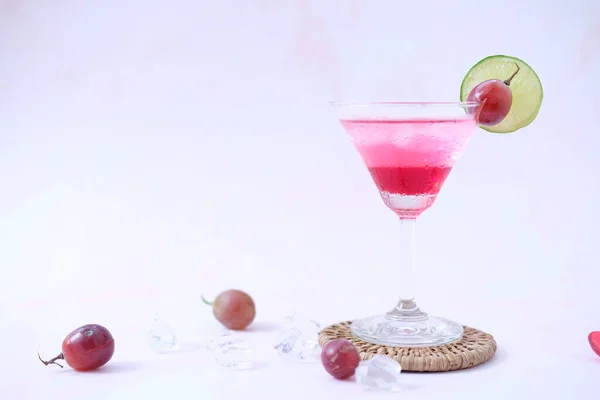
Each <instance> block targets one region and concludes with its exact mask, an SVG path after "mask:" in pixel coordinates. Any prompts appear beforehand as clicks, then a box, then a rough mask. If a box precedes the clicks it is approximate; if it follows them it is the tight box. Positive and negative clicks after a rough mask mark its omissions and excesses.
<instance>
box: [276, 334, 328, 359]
mask: <svg viewBox="0 0 600 400" xmlns="http://www.w3.org/2000/svg"><path fill="white" fill-rule="evenodd" d="M273 348H274V349H275V350H276V351H277V354H279V356H281V357H283V358H286V359H293V360H298V361H303V362H317V361H318V360H319V356H320V350H321V347H320V346H319V342H318V341H317V336H316V335H311V336H310V337H309V336H306V335H304V334H303V333H302V331H301V330H300V329H298V328H295V327H293V328H288V329H286V330H284V331H283V332H281V333H280V334H279V336H278V337H277V340H276V341H275V345H274V346H273Z"/></svg>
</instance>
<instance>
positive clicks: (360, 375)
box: [356, 354, 402, 391]
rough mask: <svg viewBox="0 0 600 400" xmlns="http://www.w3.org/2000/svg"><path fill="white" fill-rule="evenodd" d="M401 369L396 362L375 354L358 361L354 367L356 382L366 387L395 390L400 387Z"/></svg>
mask: <svg viewBox="0 0 600 400" xmlns="http://www.w3.org/2000/svg"><path fill="white" fill-rule="evenodd" d="M401 371H402V368H401V366H400V364H399V363H398V362H396V361H395V360H393V359H391V358H390V357H387V356H384V355H381V354H377V355H376V356H374V357H373V358H371V359H370V360H366V361H361V362H360V364H359V366H358V368H356V382H357V383H358V384H359V385H361V386H364V387H366V388H367V389H376V390H392V391H396V390H398V389H399V388H400V372H401Z"/></svg>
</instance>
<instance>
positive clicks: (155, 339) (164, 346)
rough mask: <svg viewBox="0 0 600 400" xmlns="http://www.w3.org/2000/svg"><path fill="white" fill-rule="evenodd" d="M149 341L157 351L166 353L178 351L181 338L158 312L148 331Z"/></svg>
mask: <svg viewBox="0 0 600 400" xmlns="http://www.w3.org/2000/svg"><path fill="white" fill-rule="evenodd" d="M148 342H149V343H150V347H151V348H152V349H153V350H154V351H155V352H157V353H160V354H164V353H170V352H174V351H177V350H178V349H179V340H178V339H177V336H175V334H174V333H173V330H172V329H171V327H170V326H169V324H167V323H165V322H163V321H162V320H161V318H160V316H159V315H158V314H156V315H155V316H154V321H153V323H152V325H151V327H150V329H149V331H148Z"/></svg>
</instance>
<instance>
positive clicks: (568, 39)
mask: <svg viewBox="0 0 600 400" xmlns="http://www.w3.org/2000/svg"><path fill="white" fill-rule="evenodd" d="M599 21H600V6H599V5H598V3H597V2H596V1H595V0H587V1H584V0H574V1H570V2H568V4H561V5H559V4H558V3H553V2H547V1H542V0H537V1H521V0H511V1H505V2H481V1H441V0H440V1H422V2H419V1H410V2H404V1H402V2H400V1H351V0H336V1H334V0H329V1H321V2H317V1H310V0H303V1H302V0H253V1H241V0H237V1H236V0H221V1H212V2H207V1H201V0H195V1H192V0H188V1H185V0H173V1H169V2H167V1H158V0H144V1H141V0H103V1H83V0H0V188H1V196H0V265H1V267H2V269H1V271H2V272H1V279H0V301H1V303H0V305H1V309H0V313H1V319H0V321H1V327H2V328H1V330H0V339H1V340H0V343H1V346H2V349H1V351H0V352H1V354H2V359H3V361H2V364H1V366H0V368H1V370H2V374H1V375H0V389H1V391H2V393H3V396H4V397H3V398H7V399H9V398H10V399H41V398H47V399H81V398H86V399H120V398H136V399H137V398H139V399H149V398H152V399H155V398H156V399H159V398H173V397H177V398H184V399H187V398H204V399H211V400H217V399H233V398H247V397H250V398H274V399H282V398H286V399H306V398H312V399H331V398H342V396H350V397H351V398H363V396H364V397H365V398H366V397H373V398H379V397H378V396H381V398H387V397H394V396H395V397H399V395H387V394H381V395H378V394H369V393H366V392H364V391H363V390H362V389H361V388H360V387H359V386H358V385H356V384H354V383H352V382H338V381H335V380H334V379H332V378H331V377H329V376H328V375H327V374H326V373H325V372H324V371H323V370H322V369H321V366H320V365H318V364H317V365H295V364H289V363H282V362H281V361H279V360H278V359H277V356H276V355H275V354H273V352H272V350H271V348H270V346H271V344H272V341H273V337H274V335H276V330H277V323H279V321H281V319H282V318H283V317H284V316H285V315H286V314H288V313H289V312H291V311H292V310H300V311H303V312H305V313H306V314H309V315H310V316H311V317H313V318H315V319H317V320H319V321H320V322H321V323H322V324H324V325H327V324H329V323H334V322H337V321H340V320H344V319H351V318H355V317H360V316H365V315H370V314H373V313H380V312H384V311H387V309H389V308H390V307H391V306H392V305H393V304H394V302H395V301H396V297H397V295H398V294H399V293H397V291H396V286H397V285H396V284H395V282H394V279H396V278H398V276H397V274H396V272H397V268H396V266H397V260H398V257H397V250H398V249H397V243H396V240H397V237H398V235H397V234H398V228H399V226H398V225H399V223H398V221H397V220H396V219H395V218H394V216H393V214H392V213H391V212H390V211H389V210H387V209H386V208H385V207H384V206H383V203H382V202H381V199H380V198H379V195H378V194H377V191H376V190H375V187H374V185H373V183H372V182H371V180H370V178H369V176H368V173H367V171H366V170H365V168H364V166H363V165H362V163H361V161H360V158H359V157H358V155H357V154H356V152H355V151H354V149H353V148H352V147H351V144H350V142H349V140H348V138H347V137H346V136H345V134H344V132H343V131H342V129H341V127H340V125H339V124H338V122H337V121H336V120H335V118H334V115H333V113H332V110H330V109H329V106H328V104H327V101H329V100H332V99H352V100H354V99H357V100H363V99H364V100H373V99H377V100H407V101H425V100H433V101H455V100H458V92H459V86H460V82H461V80H462V78H463V76H464V74H465V73H466V71H467V70H468V69H469V68H470V67H471V66H472V65H473V64H474V63H476V62H477V61H478V60H480V59H481V58H483V57H486V56H488V55H491V54H498V53H500V54H509V55H513V56H516V57H520V58H522V59H524V60H525V61H526V62H527V63H529V64H530V65H531V66H532V67H533V68H534V69H535V70H536V71H537V72H538V74H539V76H540V78H541V79H542V82H543V84H544V90H545V99H544V104H543V107H542V109H541V112H540V114H539V116H538V118H537V120H536V121H535V122H534V123H533V124H532V125H531V126H530V127H528V128H527V129H524V130H522V131H519V132H517V133H514V134H511V135H495V134H491V133H487V132H485V131H478V132H477V134H476V135H475V137H474V138H473V140H472V142H471V143H470V144H469V146H468V148H467V149H466V151H465V153H464V156H463V158H462V159H461V161H460V162H459V164H458V165H457V166H456V168H455V169H454V171H453V172H452V175H451V176H450V178H449V179H448V180H447V182H446V185H445V187H444V189H443V190H442V193H441V195H440V196H439V198H438V201H437V202H436V204H435V205H434V207H433V208H432V209H430V210H429V211H427V212H426V213H425V214H424V215H423V216H422V218H421V219H420V221H419V223H418V225H419V227H418V235H419V237H418V262H419V270H418V273H419V275H418V277H419V284H418V291H417V299H418V301H419V304H420V305H421V307H422V308H424V309H425V310H426V311H429V312H430V313H432V314H436V315H443V316H446V317H450V318H452V319H454V320H457V321H459V322H461V323H464V324H467V325H471V326H474V327H477V328H479V329H482V330H484V331H486V332H489V333H491V334H493V335H494V337H495V338H496V340H497V342H498V345H499V349H498V352H497V354H496V356H495V358H494V359H493V360H492V361H490V362H488V363H487V364H485V365H483V366H481V367H480V368H475V369H472V370H467V371H462V372H456V373H446V374H425V375H423V374H405V380H406V387H405V392H404V393H403V395H402V398H405V399H412V398H415V399H417V398H418V399H428V398H440V397H442V396H443V398H461V399H471V398H472V399H495V398H498V399H506V398H511V399H517V398H534V397H535V398H552V399H554V398H556V399H562V398H574V399H589V398H595V396H596V395H595V394H594V393H595V391H597V384H596V382H597V376H598V373H599V372H600V358H598V357H597V356H595V355H594V354H593V352H592V351H591V349H590V348H589V345H588V343H587V334H588V333H589V332H590V331H592V330H594V329H597V330H600V307H599V306H598V304H599V303H598V295H597V292H598V291H597V282H598V281H599V279H600V268H599V267H598V261H597V257H596V255H597V253H596V251H595V246H596V243H597V240H598V239H597V238H598V233H597V232H598V230H597V229H598V228H597V227H598V218H599V215H600V214H599V213H598V209H597V207H598V200H599V198H598V193H599V183H600V180H599V179H598V172H597V171H598V165H599V162H598V156H597V154H598V148H599V147H600V146H599V145H600V140H599V139H598V138H599V137H600V135H598V124H597V117H598V110H599V108H598V104H599V102H598V92H599V90H600V84H599V77H600V75H599V72H598V71H600V22H599ZM232 287H235V288H240V289H243V290H246V291H248V292H249V293H250V294H251V295H252V296H253V297H254V299H255V301H256V303H257V312H258V314H257V319H256V322H255V325H254V326H253V329H252V330H251V331H250V332H248V336H249V340H251V341H252V342H253V343H254V344H255V345H256V346H257V352H258V353H259V356H260V357H262V358H265V360H266V361H268V363H267V364H266V366H265V367H264V368H261V369H258V370H255V371H246V372H232V371H228V370H225V369H223V368H221V367H219V366H217V365H216V364H215V363H214V361H213V360H212V358H210V356H209V355H208V354H206V353H203V352H197V353H180V354H175V355H172V356H158V355H155V354H154V353H152V352H151V350H150V349H149V348H148V347H147V344H146V342H145V341H144V340H145V338H144V335H145V332H146V330H147V327H148V324H149V323H150V321H151V317H152V315H153V314H154V313H155V312H157V311H160V312H161V313H162V314H163V316H165V318H167V319H169V320H170V321H171V322H172V323H173V329H175V330H176V332H177V333H178V334H179V335H180V337H181V339H182V340H200V339H199V338H210V337H213V336H215V335H217V334H219V332H221V331H222V330H223V329H222V328H220V327H219V326H218V324H217V323H216V322H215V321H214V319H213V318H212V316H211V314H210V309H208V308H206V307H205V306H203V305H202V304H201V303H200V299H199V298H200V294H201V293H205V294H206V295H207V296H209V297H210V296H215V295H216V294H217V293H218V292H220V291H221V290H224V289H228V288H232ZM85 323H100V324H103V325H105V326H107V327H108V328H109V329H110V330H111V331H112V333H113V335H114V336H115V339H116V343H117V350H116V353H115V356H114V358H113V360H111V364H110V365H109V366H106V368H105V369H104V372H103V373H100V372H98V373H95V374H94V373H93V374H78V373H75V372H73V371H69V370H68V369H65V370H60V369H59V368H53V367H46V368H45V367H43V366H42V365H41V364H40V363H39V361H38V360H37V358H36V351H37V350H38V348H39V349H40V351H41V352H42V354H43V355H44V356H47V357H51V356H53V355H54V354H55V353H57V352H59V351H60V343H61V341H62V339H63V337H64V336H65V335H66V334H67V333H68V332H70V331H71V330H72V329H74V328H76V327H77V326H79V325H82V324H85ZM403 376H404V375H403ZM128 391H131V393H129V392H128ZM132 396H133V397H132Z"/></svg>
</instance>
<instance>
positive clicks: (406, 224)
mask: <svg viewBox="0 0 600 400" xmlns="http://www.w3.org/2000/svg"><path fill="white" fill-rule="evenodd" d="M416 225H417V220H416V219H407V218H400V269H399V272H400V274H399V276H398V285H399V289H400V299H399V301H398V304H397V305H396V307H394V309H393V310H391V311H390V312H388V314H387V315H388V317H389V318H392V319H402V320H411V321H422V320H424V319H427V314H426V313H424V312H422V311H421V310H420V309H419V307H418V306H417V303H416V302H415V281H416V236H417V235H416Z"/></svg>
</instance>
